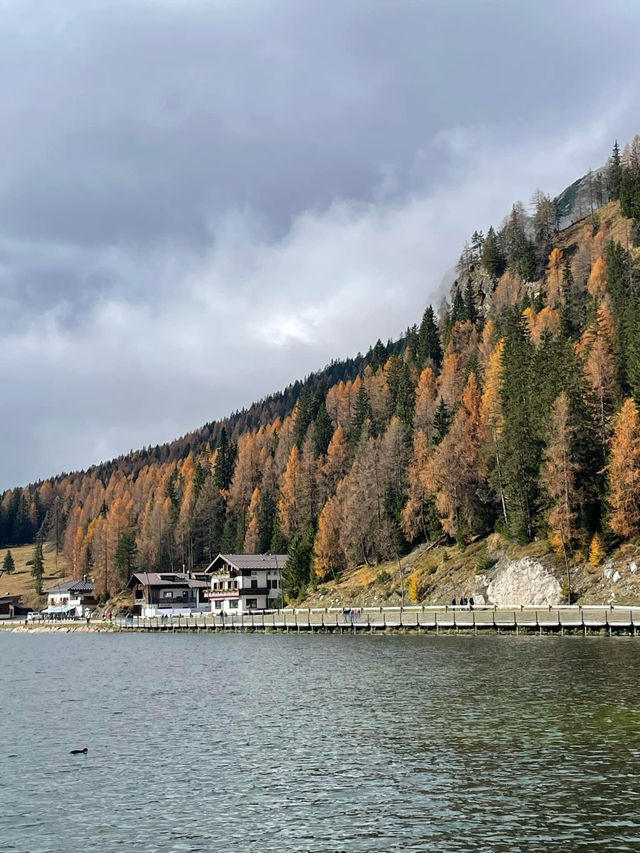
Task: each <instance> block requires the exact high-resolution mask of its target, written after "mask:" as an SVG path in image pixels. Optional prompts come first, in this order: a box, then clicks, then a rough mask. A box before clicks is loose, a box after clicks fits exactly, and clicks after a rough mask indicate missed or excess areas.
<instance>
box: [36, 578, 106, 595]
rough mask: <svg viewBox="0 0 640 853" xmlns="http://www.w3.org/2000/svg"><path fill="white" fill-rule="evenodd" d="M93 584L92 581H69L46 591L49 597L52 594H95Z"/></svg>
mask: <svg viewBox="0 0 640 853" xmlns="http://www.w3.org/2000/svg"><path fill="white" fill-rule="evenodd" d="M93 589H94V587H93V584H92V583H91V581H67V582H66V583H59V584H58V585H57V586H52V587H51V588H50V589H47V590H45V592H46V593H47V595H50V594H51V593H52V592H93Z"/></svg>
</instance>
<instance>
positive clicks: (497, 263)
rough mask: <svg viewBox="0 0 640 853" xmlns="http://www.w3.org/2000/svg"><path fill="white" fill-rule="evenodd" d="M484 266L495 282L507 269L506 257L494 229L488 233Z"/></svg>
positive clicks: (490, 229) (483, 259)
mask: <svg viewBox="0 0 640 853" xmlns="http://www.w3.org/2000/svg"><path fill="white" fill-rule="evenodd" d="M482 265H483V267H484V268H485V270H486V271H487V273H488V274H489V275H490V276H491V278H492V279H493V280H494V281H497V280H498V279H499V278H500V276H501V275H502V274H503V272H504V271H505V269H506V261H505V257H504V255H503V253H502V249H501V247H500V243H499V241H498V237H497V235H496V232H495V231H494V230H493V227H492V228H489V230H488V231H487V239H486V240H485V243H484V251H483V253H482Z"/></svg>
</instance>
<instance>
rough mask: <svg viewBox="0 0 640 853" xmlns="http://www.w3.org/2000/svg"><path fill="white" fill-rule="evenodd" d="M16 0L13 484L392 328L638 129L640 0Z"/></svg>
mask: <svg viewBox="0 0 640 853" xmlns="http://www.w3.org/2000/svg"><path fill="white" fill-rule="evenodd" d="M0 9H1V15H2V27H1V28H0V103H2V118H1V120H0V151H1V152H2V156H1V157H0V325H1V330H0V375H1V377H2V395H1V398H0V399H1V411H0V430H1V436H0V438H1V441H0V489H1V488H6V487H9V486H12V485H18V484H23V483H26V482H28V481H31V480H34V479H37V478H41V477H45V476H48V475H51V474H55V473H58V472H60V471H62V470H67V471H68V470H72V469H77V468H81V467H86V466H88V465H90V464H92V463H94V462H98V461H100V460H102V459H107V458H110V457H112V456H114V455H117V454H119V453H122V452H126V451H128V450H129V449H130V448H135V447H140V446H142V445H145V444H155V443H158V442H162V441H166V440H170V439H172V438H175V437H177V436H178V435H181V434H183V433H185V432H187V431H188V430H190V429H193V428H195V427H197V426H199V425H201V424H202V423H204V422H205V421H209V420H213V419H215V418H217V417H220V416H224V415H225V414H227V413H229V412H230V411H231V410H233V409H236V408H241V407H242V406H244V405H248V404H250V403H251V402H252V401H253V400H254V399H256V398H259V397H262V396H264V395H265V394H267V393H269V392H270V391H274V390H278V389H280V388H282V387H283V386H284V385H286V384H287V383H288V382H290V381H292V380H294V379H296V378H300V377H302V376H304V375H305V374H306V373H308V372H310V371H311V370H314V369H317V368H320V367H322V366H323V365H324V364H325V363H326V362H328V361H329V360H330V359H332V358H334V357H341V356H347V355H352V354H355V353H356V352H357V351H358V350H361V351H366V349H367V348H368V346H369V345H370V344H372V343H374V342H375V340H376V339H377V338H378V337H381V338H382V339H383V340H386V338H388V337H390V336H392V337H397V336H398V335H399V334H400V333H401V332H402V330H403V329H404V328H405V327H406V326H407V325H409V324H412V323H414V322H417V321H419V319H420V316H421V314H422V311H423V309H424V307H425V305H426V303H427V302H428V301H429V300H430V298H431V297H432V295H433V294H434V291H435V290H437V288H438V285H439V283H440V281H441V279H442V277H443V275H444V273H445V272H446V271H447V269H449V268H450V267H451V265H452V264H453V263H454V262H455V260H456V258H457V256H458V254H459V252H460V249H461V247H462V245H463V243H464V241H465V240H466V239H467V237H468V236H469V234H470V233H471V232H472V231H473V230H474V229H475V228H484V229H486V228H487V226H488V225H490V224H491V223H492V222H493V223H498V222H499V221H500V219H501V218H502V216H503V214H505V213H506V212H507V210H508V208H509V207H510V205H511V203H512V202H513V201H515V200H517V199H522V200H523V201H525V202H528V200H529V199H530V198H531V195H532V194H533V192H534V190H536V189H537V188H538V187H540V188H541V189H544V190H546V191H548V192H550V193H551V194H556V193H557V192H559V191H560V190H561V189H563V187H564V186H565V185H566V184H568V183H570V182H571V181H573V180H574V179H575V178H577V177H579V176H580V175H581V174H583V173H584V172H585V171H586V170H587V169H588V168H589V167H596V166H598V165H600V164H601V163H602V162H603V161H604V160H605V159H606V157H607V156H608V153H609V151H610V148H611V144H612V142H613V138H614V137H616V136H617V137H618V138H619V139H621V140H626V139H628V138H629V137H631V136H632V135H633V134H634V133H635V132H638V131H640V126H639V124H640V110H639V109H638V107H639V103H640V52H639V51H638V49H637V37H638V33H639V32H640V4H638V3H637V2H635V0H628V2H623V0H609V2H608V3H606V4H603V3H602V2H601V0H598V2H592V0H582V2H580V3H577V2H574V0H572V2H566V0H564V1H563V0H554V2H540V0H531V2H528V0H518V2H515V0H504V2H499V0H494V2H488V0H487V1H486V2H483V0H422V1H421V0H386V2H382V0H129V2H123V0H104V1H103V2H96V0H49V2H47V3H41V2H35V0H0Z"/></svg>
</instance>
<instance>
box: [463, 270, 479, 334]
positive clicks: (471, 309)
mask: <svg viewBox="0 0 640 853" xmlns="http://www.w3.org/2000/svg"><path fill="white" fill-rule="evenodd" d="M464 309H465V314H466V317H465V319H466V320H469V321H470V322H471V323H473V325H474V326H475V325H476V323H477V322H478V309H477V308H476V299H475V294H474V292H473V282H472V281H471V279H470V278H469V279H468V280H467V283H466V285H465V288H464Z"/></svg>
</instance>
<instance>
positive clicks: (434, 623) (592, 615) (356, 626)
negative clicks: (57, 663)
mask: <svg viewBox="0 0 640 853" xmlns="http://www.w3.org/2000/svg"><path fill="white" fill-rule="evenodd" d="M0 627H4V628H13V629H14V630H27V631H33V630H74V629H75V630H94V631H100V630H102V631H105V630H106V631H109V630H116V631H150V632H176V631H179V632H200V631H206V632H225V633H226V632H234V631H265V632H271V631H284V632H289V631H298V632H302V631H304V632H307V633H314V632H331V633H345V632H350V633H364V632H384V631H387V632H392V631H400V630H402V631H413V632H415V631H420V632H422V631H425V632H431V633H439V632H448V633H451V632H465V633H469V632H470V633H479V632H488V631H492V632H496V633H501V632H511V633H515V634H520V633H537V634H547V633H556V634H564V633H571V634H576V633H581V634H584V635H587V634H590V633H605V634H607V633H608V634H609V635H613V634H626V635H632V636H636V634H637V633H638V631H640V605H638V606H622V605H557V606H547V607H543V606H539V605H538V606H535V605H517V606H504V607H502V606H494V605H476V606H474V607H473V609H470V608H469V607H461V606H456V607H454V606H446V605H443V606H426V605H425V606H420V605H416V606H408V607H362V608H342V607H327V608H287V609H284V610H274V611H267V612H256V613H248V614H243V615H238V616H231V615H230V616H227V617H223V616H221V615H219V614H213V613H199V614H193V615H191V616H165V617H163V616H153V617H142V616H133V617H114V618H113V619H111V620H104V621H97V620H92V621H91V622H90V623H85V622H84V621H82V620H56V621H35V622H30V623H26V622H25V620H24V619H21V620H11V621H6V622H3V623H0Z"/></svg>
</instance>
